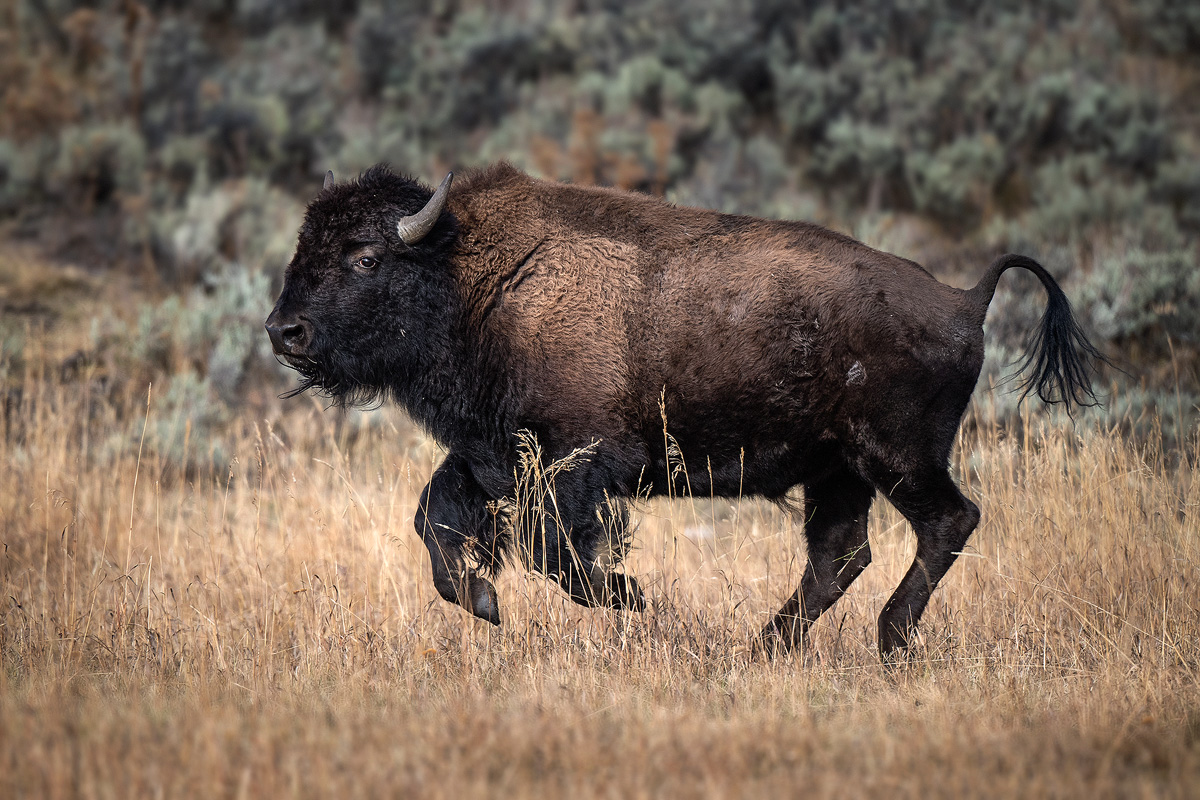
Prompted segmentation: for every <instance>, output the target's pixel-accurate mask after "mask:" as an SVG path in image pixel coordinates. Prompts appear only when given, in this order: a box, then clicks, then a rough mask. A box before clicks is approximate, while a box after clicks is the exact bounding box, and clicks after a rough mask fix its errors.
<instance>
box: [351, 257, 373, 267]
mask: <svg viewBox="0 0 1200 800" xmlns="http://www.w3.org/2000/svg"><path fill="white" fill-rule="evenodd" d="M354 266H356V267H358V268H359V269H375V268H376V267H378V266H379V259H377V258H372V257H371V256H363V257H362V258H360V259H359V260H358V261H357V262H355V264H354Z"/></svg>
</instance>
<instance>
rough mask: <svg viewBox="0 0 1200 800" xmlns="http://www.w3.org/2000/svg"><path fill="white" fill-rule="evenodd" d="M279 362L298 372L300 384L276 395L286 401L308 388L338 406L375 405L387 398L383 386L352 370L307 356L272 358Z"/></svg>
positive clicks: (364, 406) (371, 406)
mask: <svg viewBox="0 0 1200 800" xmlns="http://www.w3.org/2000/svg"><path fill="white" fill-rule="evenodd" d="M275 360H276V361H278V362H279V363H280V364H283V365H284V366H285V367H287V368H289V369H293V370H295V371H296V372H297V373H298V374H299V375H300V384H299V385H298V386H296V387H295V388H293V389H289V390H288V391H286V392H284V393H283V394H281V395H279V397H280V398H281V399H284V400H288V399H291V398H293V397H297V396H299V395H302V394H304V393H305V392H307V391H309V390H312V392H313V394H315V395H316V396H318V397H324V398H326V399H328V400H330V401H331V405H333V406H336V407H338V408H340V409H343V410H345V409H348V408H363V409H370V408H377V407H378V406H380V405H382V404H383V402H384V400H386V399H387V397H386V395H387V389H386V388H384V387H380V386H375V385H372V384H371V383H369V382H367V381H363V380H359V379H358V378H356V377H354V374H353V372H351V371H347V370H346V369H345V368H344V367H343V368H340V369H339V368H330V365H326V364H322V363H321V362H319V361H317V360H316V359H314V358H311V357H307V356H306V357H304V358H285V359H280V358H279V357H278V356H276V358H275Z"/></svg>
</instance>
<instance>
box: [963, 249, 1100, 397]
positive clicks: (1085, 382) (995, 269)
mask: <svg viewBox="0 0 1200 800" xmlns="http://www.w3.org/2000/svg"><path fill="white" fill-rule="evenodd" d="M1012 267H1021V268H1022V269H1027V270H1029V271H1030V272H1032V273H1033V274H1034V275H1036V276H1037V277H1038V280H1040V281H1041V282H1042V286H1044V287H1045V288H1046V294H1047V295H1049V304H1048V305H1047V306H1046V312H1045V313H1044V314H1043V315H1042V321H1041V323H1040V324H1039V325H1038V329H1037V331H1036V332H1035V333H1034V335H1033V338H1032V341H1031V342H1030V344H1029V348H1028V352H1027V353H1026V355H1025V358H1024V359H1023V360H1022V361H1021V364H1020V366H1019V367H1018V369H1017V372H1018V373H1022V372H1026V371H1027V370H1029V368H1030V367H1032V370H1031V371H1029V373H1028V375H1027V376H1026V377H1025V379H1024V380H1023V381H1022V382H1021V383H1020V385H1019V386H1018V388H1019V389H1021V400H1022V401H1024V399H1025V398H1026V397H1027V396H1028V395H1029V394H1030V393H1031V392H1032V393H1036V394H1037V396H1038V397H1040V398H1041V399H1042V402H1044V403H1051V404H1053V403H1062V404H1063V405H1064V406H1065V407H1066V410H1067V413H1068V414H1069V413H1071V411H1072V409H1074V408H1076V407H1079V406H1094V405H1096V404H1097V400H1096V395H1095V393H1094V392H1093V391H1092V375H1093V374H1094V372H1095V369H1096V366H1097V364H1098V363H1100V362H1103V363H1108V359H1107V358H1105V357H1104V355H1103V354H1101V353H1100V351H1099V350H1097V349H1096V348H1095V347H1094V346H1093V345H1092V343H1091V342H1089V341H1088V339H1087V337H1086V336H1085V335H1084V333H1083V329H1082V328H1080V327H1079V323H1078V321H1076V319H1075V316H1074V315H1073V314H1072V313H1071V303H1070V301H1069V300H1067V296H1066V295H1065V294H1064V293H1063V290H1062V289H1061V288H1060V287H1059V285H1058V283H1057V282H1056V281H1055V280H1054V278H1052V277H1051V276H1050V273H1049V272H1047V271H1046V270H1045V268H1044V267H1042V265H1041V264H1039V263H1038V262H1036V261H1034V260H1033V259H1032V258H1028V257H1027V256H1019V255H1011V254H1010V255H1005V256H1000V257H999V258H997V259H996V260H995V261H993V262H992V265H991V266H990V267H988V271H987V273H986V274H985V275H984V276H983V279H982V280H981V281H979V285H977V286H976V287H975V288H974V289H971V290H970V291H969V292H968V293H967V294H968V297H970V298H971V299H972V300H974V301H975V302H976V303H978V305H979V306H980V308H981V309H982V311H983V312H984V313H986V312H987V307H988V305H989V304H990V303H991V301H992V295H993V294H995V291H996V284H997V282H998V281H999V280H1000V275H1001V274H1002V273H1003V272H1004V271H1005V270H1007V269H1010V268H1012Z"/></svg>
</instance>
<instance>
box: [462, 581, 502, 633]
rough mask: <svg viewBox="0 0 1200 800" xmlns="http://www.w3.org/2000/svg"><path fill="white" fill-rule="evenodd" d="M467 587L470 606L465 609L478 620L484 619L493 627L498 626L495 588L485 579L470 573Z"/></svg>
mask: <svg viewBox="0 0 1200 800" xmlns="http://www.w3.org/2000/svg"><path fill="white" fill-rule="evenodd" d="M469 583H470V585H469V587H468V590H469V592H468V593H469V597H470V606H469V607H468V608H467V610H468V611H470V612H471V613H472V614H474V615H475V616H477V617H479V618H480V619H486V620H487V621H488V622H490V623H492V624H493V625H499V624H500V601H499V598H497V597H496V587H495V586H492V583H491V581H489V580H488V579H487V578H481V577H479V576H478V575H476V574H474V573H472V574H471V576H470V581H469Z"/></svg>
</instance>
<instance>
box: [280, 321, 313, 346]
mask: <svg viewBox="0 0 1200 800" xmlns="http://www.w3.org/2000/svg"><path fill="white" fill-rule="evenodd" d="M281 336H282V337H283V343H284V344H285V345H287V346H288V347H303V346H304V345H305V344H307V343H308V331H307V330H305V329H304V326H303V325H288V326H287V327H286V328H284V329H283V331H281Z"/></svg>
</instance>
